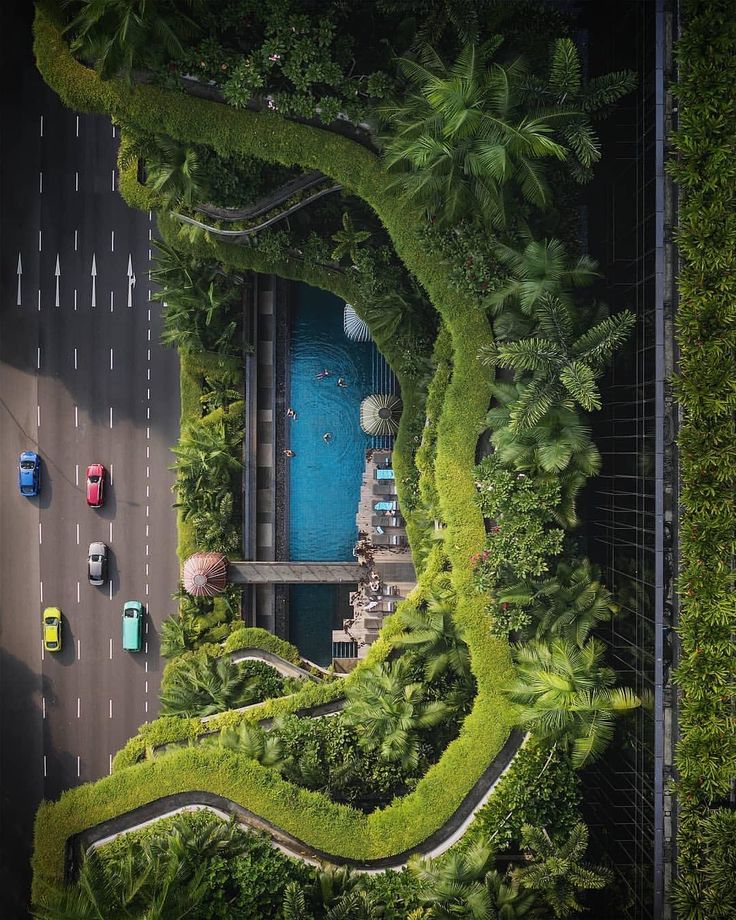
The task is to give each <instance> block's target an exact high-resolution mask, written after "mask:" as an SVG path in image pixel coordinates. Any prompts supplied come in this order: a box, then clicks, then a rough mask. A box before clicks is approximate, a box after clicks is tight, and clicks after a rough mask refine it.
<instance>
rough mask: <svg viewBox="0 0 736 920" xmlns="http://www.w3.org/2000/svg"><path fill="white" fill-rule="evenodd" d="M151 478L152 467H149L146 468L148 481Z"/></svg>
mask: <svg viewBox="0 0 736 920" xmlns="http://www.w3.org/2000/svg"><path fill="white" fill-rule="evenodd" d="M150 478H151V467H150V466H147V467H146V479H150Z"/></svg>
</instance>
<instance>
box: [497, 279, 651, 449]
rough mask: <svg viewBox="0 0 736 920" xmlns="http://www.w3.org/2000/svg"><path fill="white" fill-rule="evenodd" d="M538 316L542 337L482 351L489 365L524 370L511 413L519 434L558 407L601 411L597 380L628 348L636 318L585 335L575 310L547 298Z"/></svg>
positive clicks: (621, 318)
mask: <svg viewBox="0 0 736 920" xmlns="http://www.w3.org/2000/svg"><path fill="white" fill-rule="evenodd" d="M535 313H536V316H537V319H538V321H539V328H540V332H541V336H537V337H534V338H528V339H524V340H522V341H518V342H505V343H502V344H498V343H495V342H494V343H493V344H491V345H486V346H484V347H483V348H482V349H481V354H480V356H481V361H482V362H483V363H484V364H487V365H491V366H498V367H506V368H513V369H514V370H518V371H521V372H522V374H523V376H522V386H523V388H522V390H521V392H520V395H519V398H518V399H517V400H515V401H514V403H512V404H511V406H510V410H509V418H510V421H509V429H510V430H511V431H512V432H514V433H517V432H519V431H524V430H525V429H529V428H531V427H533V426H534V425H536V424H538V423H539V422H540V421H541V420H542V419H543V418H544V417H545V416H546V415H547V413H548V412H549V411H550V409H552V408H553V407H555V406H559V405H562V406H563V407H566V408H573V407H574V405H575V403H578V404H579V405H580V406H582V408H583V409H586V410H591V409H600V407H601V399H600V394H599V392H598V388H597V386H596V383H595V381H596V379H597V378H598V377H600V376H601V374H602V373H603V370H604V368H605V366H606V363H607V362H608V360H609V359H610V358H611V356H612V355H613V353H614V351H616V349H617V348H618V347H619V346H620V345H622V344H623V343H624V342H625V341H626V338H627V337H628V335H629V333H630V332H631V329H632V328H633V326H634V324H635V322H636V318H635V316H634V314H633V313H631V312H630V311H629V310H623V311H622V312H621V313H618V314H616V315H615V316H610V317H608V318H607V319H604V320H603V321H602V322H599V323H597V324H596V325H595V326H593V327H591V328H589V329H587V330H586V331H585V332H583V333H582V334H578V333H577V331H576V328H575V326H576V323H575V319H574V316H573V312H572V310H571V309H570V307H569V306H568V305H567V304H565V303H564V301H561V300H560V299H559V298H558V297H556V296H554V295H550V294H544V295H542V297H540V299H539V300H538V302H537V304H536V308H535Z"/></svg>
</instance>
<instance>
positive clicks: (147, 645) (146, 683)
mask: <svg viewBox="0 0 736 920" xmlns="http://www.w3.org/2000/svg"><path fill="white" fill-rule="evenodd" d="M146 654H148V643H147V642H146ZM146 693H148V681H146Z"/></svg>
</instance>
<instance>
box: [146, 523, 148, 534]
mask: <svg viewBox="0 0 736 920" xmlns="http://www.w3.org/2000/svg"><path fill="white" fill-rule="evenodd" d="M146 536H148V524H146Z"/></svg>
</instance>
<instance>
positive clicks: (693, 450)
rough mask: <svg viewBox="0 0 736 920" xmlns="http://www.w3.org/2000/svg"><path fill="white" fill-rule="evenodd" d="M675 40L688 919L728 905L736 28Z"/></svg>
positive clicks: (734, 756)
mask: <svg viewBox="0 0 736 920" xmlns="http://www.w3.org/2000/svg"><path fill="white" fill-rule="evenodd" d="M681 14H682V21H683V30H682V37H681V39H680V42H679V44H678V46H677V52H676V53H677V62H678V67H679V76H678V83H677V87H676V95H677V99H678V106H679V114H678V119H679V127H678V130H677V132H676V133H675V135H674V137H673V145H674V157H673V159H672V160H671V161H670V164H669V168H670V170H671V173H672V176H673V177H674V179H675V182H676V183H677V186H678V194H679V227H678V232H677V244H678V249H679V253H680V260H681V263H680V268H679V274H678V290H679V303H678V310H677V340H678V344H679V348H680V361H679V378H678V381H677V390H676V392H677V398H678V400H679V403H680V407H681V412H682V421H681V426H680V436H679V449H680V477H681V492H680V507H681V520H680V534H679V540H680V542H679V545H680V580H679V598H680V621H679V634H680V640H681V658H680V664H679V667H678V669H677V673H676V681H677V683H678V685H679V687H680V689H681V699H680V703H679V707H680V712H679V725H680V741H679V744H678V749H677V769H678V781H677V795H678V802H679V822H678V830H679V837H678V848H679V850H678V860H679V878H678V881H677V885H676V887H675V894H674V902H675V906H676V908H677V911H678V915H679V916H681V917H683V918H686V920H696V918H708V920H711V918H712V920H715V918H721V917H722V918H725V917H728V916H731V915H732V914H733V912H734V899H733V884H732V880H733V875H734V869H735V868H736V862H735V861H734V852H733V840H734V836H733V832H734V827H733V824H734V822H733V812H732V804H733V803H732V796H733V777H734V775H736V729H735V728H734V722H733V701H734V692H735V688H736V666H735V664H734V655H733V636H734V624H735V623H736V605H734V593H733V586H734V573H733V559H734V548H735V546H734V534H735V533H736V526H735V525H736V504H735V503H734V495H736V456H735V455H734V442H735V439H736V428H735V427H734V410H735V409H736V376H735V374H736V370H735V369H736V314H734V307H733V304H734V294H735V293H736V273H735V272H734V265H733V258H732V255H733V247H734V240H736V224H735V223H734V207H733V206H734V188H735V186H734V166H733V160H732V159H731V158H730V156H729V155H728V153H727V152H728V151H729V150H730V149H731V148H732V146H733V143H734V122H733V110H734V106H733V95H732V94H731V93H730V90H729V87H730V85H731V80H732V77H733V54H734V50H735V49H736V23H735V22H734V18H733V10H732V9H731V7H730V5H729V4H728V3H724V2H720V0H687V2H685V3H683V4H682V8H681Z"/></svg>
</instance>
